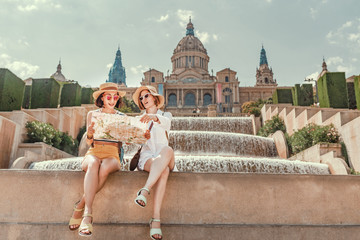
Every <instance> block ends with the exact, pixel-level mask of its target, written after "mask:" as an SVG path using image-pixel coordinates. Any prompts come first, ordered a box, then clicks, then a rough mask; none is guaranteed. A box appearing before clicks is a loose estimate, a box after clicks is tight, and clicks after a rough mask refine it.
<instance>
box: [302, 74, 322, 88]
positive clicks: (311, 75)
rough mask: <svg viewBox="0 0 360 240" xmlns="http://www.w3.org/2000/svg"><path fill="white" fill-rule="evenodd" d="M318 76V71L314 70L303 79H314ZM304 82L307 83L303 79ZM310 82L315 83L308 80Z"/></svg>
mask: <svg viewBox="0 0 360 240" xmlns="http://www.w3.org/2000/svg"><path fill="white" fill-rule="evenodd" d="M318 76H319V72H314V73H312V74H310V75H308V76H306V77H305V79H314V80H316V79H317V77H318ZM304 83H309V82H305V81H304ZM310 83H312V84H313V85H314V84H315V83H314V82H310Z"/></svg>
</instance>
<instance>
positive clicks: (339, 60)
mask: <svg viewBox="0 0 360 240" xmlns="http://www.w3.org/2000/svg"><path fill="white" fill-rule="evenodd" d="M343 62H344V59H342V58H341V57H339V56H337V57H330V58H328V59H326V64H327V65H337V64H340V63H343Z"/></svg>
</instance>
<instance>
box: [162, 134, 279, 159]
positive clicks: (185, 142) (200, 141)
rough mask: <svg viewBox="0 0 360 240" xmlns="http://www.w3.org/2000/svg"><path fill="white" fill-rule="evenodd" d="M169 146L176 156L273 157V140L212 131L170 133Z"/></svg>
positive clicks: (274, 148) (275, 153)
mask: <svg viewBox="0 0 360 240" xmlns="http://www.w3.org/2000/svg"><path fill="white" fill-rule="evenodd" d="M169 145H170V146H171V147H172V148H173V149H174V151H175V153H178V154H188V155H190V154H192V155H214V154H217V155H233V156H261V157H275V156H277V155H278V154H277V151H276V147H275V143H274V140H273V139H271V138H264V137H259V136H254V135H247V134H241V133H228V132H212V131H170V133H169Z"/></svg>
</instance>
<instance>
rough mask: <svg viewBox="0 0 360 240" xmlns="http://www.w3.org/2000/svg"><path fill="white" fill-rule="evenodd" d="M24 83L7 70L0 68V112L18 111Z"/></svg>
mask: <svg viewBox="0 0 360 240" xmlns="http://www.w3.org/2000/svg"><path fill="white" fill-rule="evenodd" d="M24 91H25V83H24V81H23V80H21V79H20V78H19V77H17V76H16V75H15V74H13V73H12V72H11V71H10V70H9V69H6V68H0V111H13V110H20V109H21V106H22V102H23V97H24Z"/></svg>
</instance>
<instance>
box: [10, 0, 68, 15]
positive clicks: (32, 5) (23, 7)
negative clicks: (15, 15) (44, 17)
mask: <svg viewBox="0 0 360 240" xmlns="http://www.w3.org/2000/svg"><path fill="white" fill-rule="evenodd" d="M55 1H56V0H28V1H26V2H25V3H24V2H23V1H18V2H20V4H19V5H17V9H18V10H19V11H21V12H32V11H36V10H40V9H47V10H49V9H60V8H61V4H60V3H57V2H55Z"/></svg>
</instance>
